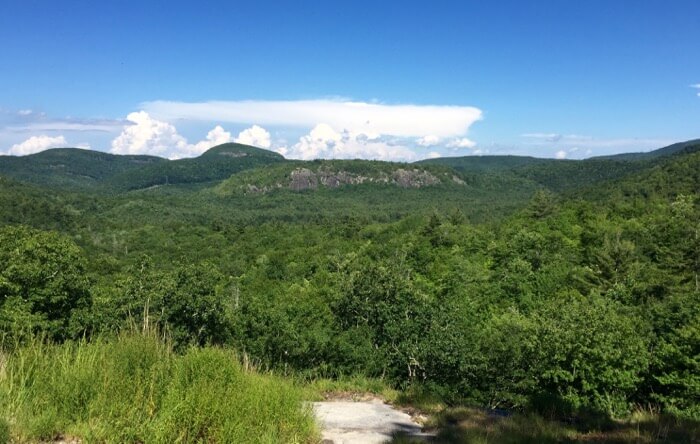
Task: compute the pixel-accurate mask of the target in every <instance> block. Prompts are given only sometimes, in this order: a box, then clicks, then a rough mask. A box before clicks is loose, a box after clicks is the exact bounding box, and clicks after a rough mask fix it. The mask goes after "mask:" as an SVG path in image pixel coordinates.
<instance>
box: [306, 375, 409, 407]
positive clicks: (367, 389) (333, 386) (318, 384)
mask: <svg viewBox="0 0 700 444" xmlns="http://www.w3.org/2000/svg"><path fill="white" fill-rule="evenodd" d="M303 387H304V393H305V398H306V399H308V400H309V401H324V400H332V399H347V400H353V401H362V400H367V399H372V398H380V399H382V400H384V401H386V402H388V403H394V402H396V400H397V399H399V397H400V392H399V391H398V390H396V389H394V388H392V387H391V386H390V385H389V383H388V382H386V381H384V380H382V379H377V378H369V377H366V376H362V375H352V376H346V377H340V378H337V379H328V378H320V379H313V380H311V381H306V382H303Z"/></svg>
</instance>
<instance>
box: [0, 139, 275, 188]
mask: <svg viewBox="0 0 700 444" xmlns="http://www.w3.org/2000/svg"><path fill="white" fill-rule="evenodd" d="M281 161H284V158H283V157H282V156H280V155H279V154H277V153H274V152H272V151H269V150H263V149H260V148H255V147H252V146H247V145H241V144H237V143H227V144H224V145H219V146H216V147H214V148H211V149H210V150H208V151H206V152H205V153H204V154H202V155H201V156H199V157H196V158H191V159H179V160H168V159H163V158H160V157H155V156H136V155H116V154H109V153H103V152H100V151H92V150H84V149H78V148H55V149H50V150H46V151H42V152H40V153H37V154H31V155H28V156H21V157H16V156H0V176H6V177H10V178H14V179H17V180H21V181H24V182H28V183H34V184H38V185H51V186H58V187H63V188H70V189H73V190H76V189H83V190H85V191H96V190H99V191H111V192H114V191H117V192H120V191H128V190H135V189H142V188H148V187H151V186H156V185H169V184H198V183H206V182H212V181H215V180H222V179H225V178H227V177H229V176H230V175H231V174H234V173H237V172H239V171H242V170H245V169H249V168H255V167H259V166H263V165H267V164H270V163H275V162H281Z"/></svg>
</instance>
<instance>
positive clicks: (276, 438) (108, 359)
mask: <svg viewBox="0 0 700 444" xmlns="http://www.w3.org/2000/svg"><path fill="white" fill-rule="evenodd" d="M2 358H3V359H2V367H1V368H0V413H1V414H2V417H1V418H0V435H5V437H11V439H13V440H17V441H22V442H24V441H30V442H32V441H46V440H54V439H56V438H58V437H64V438H65V437H75V438H78V439H80V440H82V441H85V442H115V443H116V442H149V443H151V442H153V443H159V442H163V443H176V442H177V443H188V442H260V443H277V442H290V443H294V442H299V443H303V442H314V441H315V439H316V438H317V431H316V429H315V426H314V422H313V418H312V416H311V413H310V411H309V410H308V409H305V408H303V407H302V406H303V404H302V400H303V392H302V390H300V389H299V388H297V387H295V386H294V385H293V384H291V383H290V382H289V381H286V380H283V379H281V378H278V377H275V376H272V375H261V374H258V373H255V372H253V371H247V370H245V369H244V368H243V367H242V366H241V364H240V362H239V359H238V357H237V356H236V355H235V353H233V352H232V351H230V350H224V349H220V348H212V347H206V348H192V349H190V350H188V351H187V352H186V353H184V354H183V355H177V354H175V353H174V352H173V351H172V349H171V348H170V347H169V345H167V344H165V343H163V342H162V341H161V340H159V339H158V338H156V337H152V336H142V335H123V336H120V337H119V338H117V339H115V340H112V341H94V342H92V343H85V342H80V343H66V344H63V345H46V344H44V343H42V342H40V341H35V342H33V343H31V344H29V345H27V346H24V347H21V348H18V349H16V350H14V351H12V352H11V353H6V354H4V355H3V356H2ZM0 437H3V436H0Z"/></svg>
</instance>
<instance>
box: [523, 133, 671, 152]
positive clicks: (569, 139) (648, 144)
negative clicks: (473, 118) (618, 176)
mask: <svg viewBox="0 0 700 444" xmlns="http://www.w3.org/2000/svg"><path fill="white" fill-rule="evenodd" d="M520 137H524V138H527V139H528V140H527V141H526V142H525V144H527V145H541V146H554V145H557V146H567V145H570V146H576V147H578V148H600V149H603V148H616V149H626V150H630V149H636V150H638V151H640V150H646V149H656V148H661V147H664V146H667V145H670V144H672V143H675V142H677V140H675V139H651V138H648V139H647V138H636V137H629V138H624V137H621V138H596V137H591V136H582V135H579V134H566V135H562V134H557V133H528V134H521V136H520Z"/></svg>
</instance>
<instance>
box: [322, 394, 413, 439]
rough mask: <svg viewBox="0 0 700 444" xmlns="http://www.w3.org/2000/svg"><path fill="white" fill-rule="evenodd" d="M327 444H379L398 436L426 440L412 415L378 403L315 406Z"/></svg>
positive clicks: (340, 402) (325, 403)
mask: <svg viewBox="0 0 700 444" xmlns="http://www.w3.org/2000/svg"><path fill="white" fill-rule="evenodd" d="M313 410H314V414H315V415H316V419H317V420H318V422H319V424H320V426H321V429H322V431H323V434H322V438H323V441H324V442H325V443H333V444H359V443H363V444H375V443H376V444H379V443H385V442H387V441H391V439H392V437H394V436H396V435H397V434H404V435H407V436H415V437H426V435H424V434H423V433H422V432H421V427H420V425H418V424H417V423H416V422H414V421H413V420H412V419H411V417H410V416H409V415H407V414H406V413H404V412H401V411H398V410H395V409H394V408H393V407H391V406H390V405H387V404H385V403H383V402H381V401H379V400H373V401H367V402H351V401H329V402H314V403H313Z"/></svg>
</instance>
